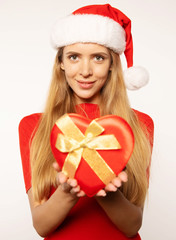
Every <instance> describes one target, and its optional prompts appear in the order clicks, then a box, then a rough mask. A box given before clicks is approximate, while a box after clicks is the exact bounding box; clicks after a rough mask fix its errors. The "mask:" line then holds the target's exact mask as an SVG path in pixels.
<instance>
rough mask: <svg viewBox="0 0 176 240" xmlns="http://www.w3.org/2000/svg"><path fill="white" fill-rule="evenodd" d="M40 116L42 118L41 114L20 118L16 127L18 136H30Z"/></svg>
mask: <svg viewBox="0 0 176 240" xmlns="http://www.w3.org/2000/svg"><path fill="white" fill-rule="evenodd" d="M41 116H42V114H41V113H34V114H31V115H28V116H25V117H24V118H22V119H21V121H20V123H19V127H18V130H19V135H20V136H26V137H27V136H28V135H30V136H31V134H32V132H33V131H34V130H35V128H36V127H37V125H38V123H39V120H40V118H41Z"/></svg>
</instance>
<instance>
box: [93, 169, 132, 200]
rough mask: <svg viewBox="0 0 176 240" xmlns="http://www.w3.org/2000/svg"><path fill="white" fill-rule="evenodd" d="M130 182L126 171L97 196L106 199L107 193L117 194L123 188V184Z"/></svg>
mask: <svg viewBox="0 0 176 240" xmlns="http://www.w3.org/2000/svg"><path fill="white" fill-rule="evenodd" d="M127 181H128V175H127V173H126V172H125V171H122V172H120V173H119V174H118V176H117V177H115V178H114V179H113V180H112V181H111V182H110V183H108V184H107V185H106V186H105V188H104V189H102V190H100V191H99V192H98V193H97V194H96V196H98V197H105V196H106V193H107V192H116V191H117V189H118V188H119V187H121V185H122V183H123V182H127Z"/></svg>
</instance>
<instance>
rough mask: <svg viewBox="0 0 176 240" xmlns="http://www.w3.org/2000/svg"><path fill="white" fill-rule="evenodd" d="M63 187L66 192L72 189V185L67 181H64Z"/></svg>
mask: <svg viewBox="0 0 176 240" xmlns="http://www.w3.org/2000/svg"><path fill="white" fill-rule="evenodd" d="M61 187H62V190H63V191H64V192H66V193H69V192H70V190H71V189H72V187H71V186H70V185H69V184H68V183H66V182H64V183H62V184H61Z"/></svg>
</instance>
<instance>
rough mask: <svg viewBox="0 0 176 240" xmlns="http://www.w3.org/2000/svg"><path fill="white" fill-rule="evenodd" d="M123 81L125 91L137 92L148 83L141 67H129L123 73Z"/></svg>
mask: <svg viewBox="0 0 176 240" xmlns="http://www.w3.org/2000/svg"><path fill="white" fill-rule="evenodd" d="M124 81H125V85H126V87H127V89H129V90H137V89H139V88H141V87H144V86H145V85H146V84H147V83H148V81H149V74H148V72H147V70H146V69H145V68H143V67H138V66H135V67H130V68H127V69H126V70H125V71H124Z"/></svg>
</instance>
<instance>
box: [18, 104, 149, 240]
mask: <svg viewBox="0 0 176 240" xmlns="http://www.w3.org/2000/svg"><path fill="white" fill-rule="evenodd" d="M79 106H80V107H81V108H80V107H79ZM135 112H136V114H137V116H138V118H139V120H140V121H141V122H142V123H144V124H145V125H146V127H147V130H148V132H149V137H150V143H151V145H153V121H152V119H151V118H150V117H149V116H148V115H146V114H144V113H141V112H138V111H136V110H135ZM77 113H79V114H81V115H83V116H86V117H88V118H89V119H94V118H98V117H99V116H100V112H99V107H98V105H96V104H88V103H86V104H80V105H78V107H77ZM40 116H41V114H38V113H37V114H32V115H29V116H27V117H24V118H23V119H22V120H21V122H20V125H19V138H20V150H21V159H22V166H23V174H24V181H25V187H26V191H28V190H29V189H30V188H31V170H30V160H29V149H30V146H29V143H30V139H31V134H32V132H33V130H34V129H35V127H36V125H37V123H38V121H39V119H40ZM45 239H46V240H47V239H48V240H56V239H57V240H70V239H73V240H75V239H76V240H88V239H89V240H90V239H91V240H94V239H101V240H104V239H108V240H116V239H117V240H127V239H129V238H127V237H126V236H125V235H124V234H123V233H122V232H120V231H119V230H118V229H117V227H115V225H114V224H113V223H112V222H111V220H109V218H108V217H107V215H106V214H105V212H104V211H103V209H102V208H101V207H100V206H99V204H98V203H97V202H96V200H95V199H94V198H93V197H92V198H89V197H82V198H80V199H79V201H78V202H77V204H76V205H75V206H74V207H73V208H72V210H71V211H70V213H69V215H68V216H67V218H66V219H65V220H64V222H63V223H62V224H61V225H60V226H59V227H58V229H57V230H56V231H55V232H53V233H52V234H51V235H50V236H48V237H47V238H45ZM130 239H133V240H139V239H141V238H140V236H139V234H137V235H136V236H135V237H134V238H130Z"/></svg>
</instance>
